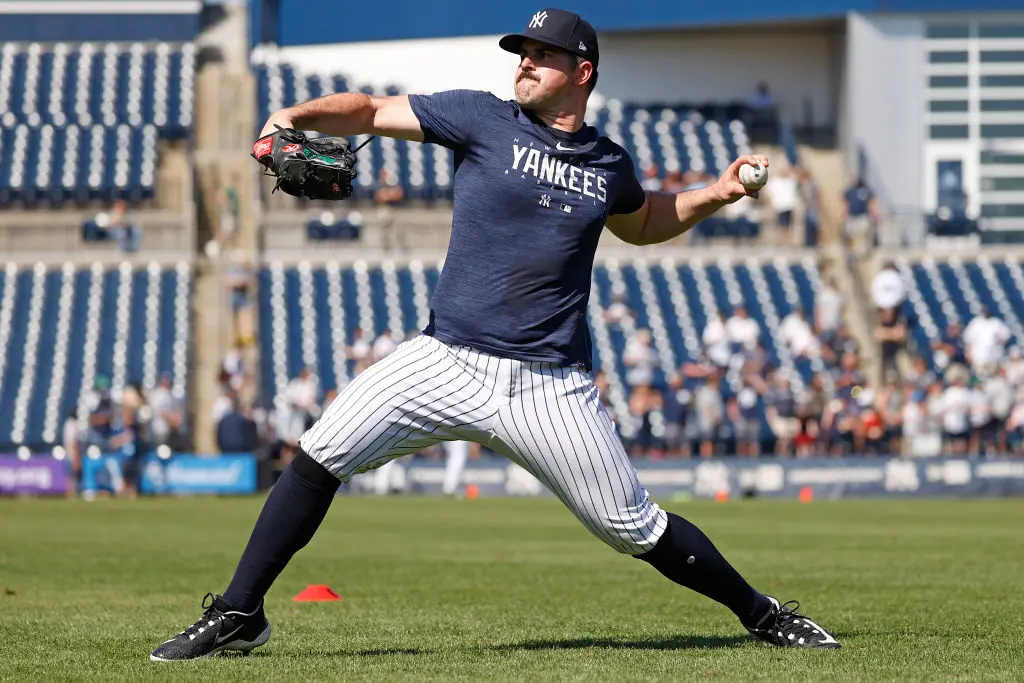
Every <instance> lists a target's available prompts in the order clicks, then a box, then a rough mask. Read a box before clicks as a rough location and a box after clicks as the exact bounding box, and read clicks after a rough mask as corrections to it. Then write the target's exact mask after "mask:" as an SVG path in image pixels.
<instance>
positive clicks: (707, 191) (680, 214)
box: [643, 185, 729, 244]
mask: <svg viewBox="0 0 1024 683" xmlns="http://www.w3.org/2000/svg"><path fill="white" fill-rule="evenodd" d="M651 197H652V200H653V201H652V203H651V213H650V214H649V215H648V217H647V222H646V223H645V224H644V229H643V243H644V244H658V243H660V242H667V241H668V240H671V239H674V238H676V237H679V236H680V235H682V234H683V233H685V232H686V231H688V230H689V229H690V228H692V227H693V226H695V225H697V223H700V222H701V221H702V220H704V219H705V218H708V217H709V216H711V215H712V214H713V213H715V212H716V211H718V210H719V209H721V208H722V207H723V206H725V205H726V204H728V203H729V202H728V200H727V199H726V198H725V197H724V196H723V193H722V192H721V190H720V189H719V188H718V187H717V186H716V185H709V186H708V187H702V188H700V189H697V190H687V191H686V192H680V193H678V194H675V195H670V194H657V195H652V196H651ZM655 197H658V199H655Z"/></svg>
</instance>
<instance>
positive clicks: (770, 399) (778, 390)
mask: <svg viewBox="0 0 1024 683" xmlns="http://www.w3.org/2000/svg"><path fill="white" fill-rule="evenodd" d="M770 380H771V381H770V385H769V387H768V390H767V391H766V392H765V395H764V407H765V416H766V417H767V418H768V426H769V427H771V430H772V434H773V435H774V436H775V454H776V455H792V453H793V450H792V448H793V441H794V439H796V437H797V435H798V434H799V433H800V420H799V419H798V418H797V416H796V399H795V398H794V397H793V389H792V386H791V385H790V381H789V377H788V376H787V375H786V373H785V372H782V371H776V372H775V373H774V374H773V375H772V377H771V378H770Z"/></svg>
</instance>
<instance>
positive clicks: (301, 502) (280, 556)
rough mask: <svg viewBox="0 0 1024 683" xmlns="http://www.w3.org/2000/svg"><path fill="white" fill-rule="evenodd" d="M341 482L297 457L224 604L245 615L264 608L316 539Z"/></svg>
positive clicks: (263, 516)
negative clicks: (276, 585) (284, 573)
mask: <svg viewBox="0 0 1024 683" xmlns="http://www.w3.org/2000/svg"><path fill="white" fill-rule="evenodd" d="M340 484H341V482H340V481H338V479H337V478H335V476H334V475H332V474H331V473H330V472H328V471H327V469H326V468H325V467H324V466H323V465H321V464H320V463H318V462H317V461H316V460H313V458H311V457H309V456H308V455H307V454H306V453H304V452H302V451H300V452H299V454H298V455H297V456H295V459H294V460H292V462H291V464H290V465H289V466H288V468H287V469H286V470H285V471H284V472H283V473H282V474H281V477H280V478H279V479H278V480H277V483H276V484H274V488H273V489H271V491H270V495H268V496H267V500H266V502H265V503H264V504H263V510H262V512H260V516H259V519H257V520H256V527H255V528H254V529H253V530H252V536H250V537H249V544H248V545H246V546H245V552H243V553H242V559H241V560H240V561H239V563H238V568H237V569H235V575H234V576H233V577H232V578H231V584H230V585H229V586H228V589H227V590H226V591H225V592H224V598H223V599H224V602H226V603H227V604H228V605H230V606H231V607H232V608H233V609H236V610H240V611H242V612H251V611H253V610H254V609H256V608H257V607H258V606H259V604H260V601H261V600H262V599H263V596H264V595H266V594H267V591H268V590H270V586H271V584H273V583H274V580H275V579H276V578H277V576H278V574H280V573H281V571H282V570H283V569H284V568H285V565H287V564H288V562H289V560H291V559H292V556H293V555H294V554H295V553H297V552H298V551H299V550H301V549H302V548H304V547H306V544H307V543H309V541H310V539H311V538H313V534H314V533H316V530H317V529H318V528H319V527H320V523H321V522H322V521H324V517H325V516H326V515H327V510H328V509H329V508H330V507H331V502H332V501H333V500H334V494H335V493H337V491H338V486H339V485H340Z"/></svg>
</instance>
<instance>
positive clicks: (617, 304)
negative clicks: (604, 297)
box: [604, 282, 636, 328]
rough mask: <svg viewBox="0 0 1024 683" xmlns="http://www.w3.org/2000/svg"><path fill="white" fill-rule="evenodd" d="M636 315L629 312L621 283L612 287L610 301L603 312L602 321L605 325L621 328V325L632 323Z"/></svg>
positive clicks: (624, 288) (623, 286)
mask: <svg viewBox="0 0 1024 683" xmlns="http://www.w3.org/2000/svg"><path fill="white" fill-rule="evenodd" d="M635 319H636V315H635V314H634V313H633V311H632V310H630V308H629V305H628V304H627V303H626V286H625V285H624V284H622V283H621V282H616V283H615V284H614V285H612V300H611V303H610V304H608V307H607V308H606V309H605V310H604V321H605V323H606V324H608V325H611V326H614V327H618V328H622V326H623V325H625V324H627V321H628V323H632V322H633V321H634V320H635Z"/></svg>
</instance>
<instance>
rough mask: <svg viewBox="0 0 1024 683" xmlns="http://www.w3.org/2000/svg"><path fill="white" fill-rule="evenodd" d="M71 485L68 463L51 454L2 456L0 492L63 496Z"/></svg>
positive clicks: (6, 494)
mask: <svg viewBox="0 0 1024 683" xmlns="http://www.w3.org/2000/svg"><path fill="white" fill-rule="evenodd" d="M67 488H68V475H67V471H66V470H65V465H64V463H63V462H62V461H60V460H54V459H53V458H51V457H50V456H48V455H41V456H32V457H30V458H29V459H28V460H20V459H19V458H17V457H16V456H13V455H0V495H3V496H17V495H54V496H56V495H63V494H64V493H65V492H66V491H67Z"/></svg>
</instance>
